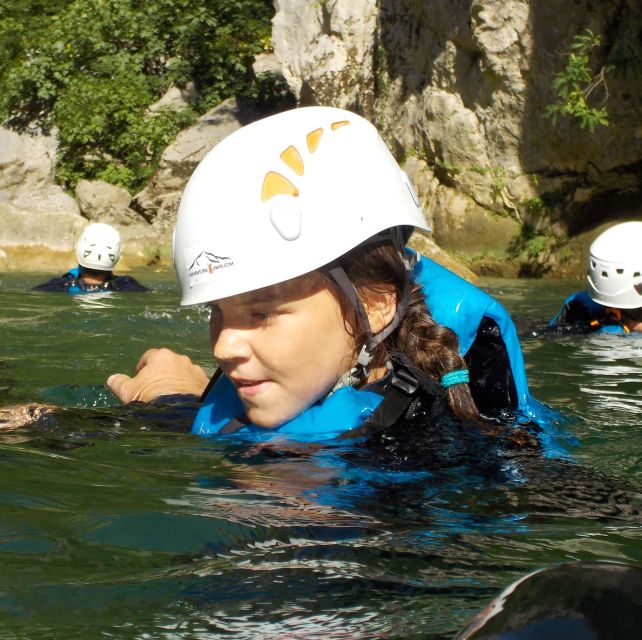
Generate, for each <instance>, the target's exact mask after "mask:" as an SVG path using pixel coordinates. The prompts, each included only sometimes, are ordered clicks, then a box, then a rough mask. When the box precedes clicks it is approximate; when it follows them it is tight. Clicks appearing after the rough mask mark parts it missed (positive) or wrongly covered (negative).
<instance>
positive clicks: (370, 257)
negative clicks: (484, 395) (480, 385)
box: [340, 241, 479, 420]
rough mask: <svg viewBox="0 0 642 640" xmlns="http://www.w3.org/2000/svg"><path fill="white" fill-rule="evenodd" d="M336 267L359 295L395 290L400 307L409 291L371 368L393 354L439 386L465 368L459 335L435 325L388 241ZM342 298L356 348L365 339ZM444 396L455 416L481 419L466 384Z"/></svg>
mask: <svg viewBox="0 0 642 640" xmlns="http://www.w3.org/2000/svg"><path fill="white" fill-rule="evenodd" d="M340 263H341V266H342V267H343V269H344V271H345V272H346V274H347V276H348V277H349V278H350V281H351V282H352V284H353V285H354V287H355V288H356V290H357V292H361V291H373V292H385V291H386V290H389V288H390V286H393V287H394V290H395V292H396V296H397V303H399V301H400V300H401V299H402V296H403V292H404V289H405V288H406V287H407V288H408V294H407V307H406V312H405V314H404V316H403V318H402V319H401V322H400V324H399V326H398V327H397V328H396V329H395V330H394V331H393V332H392V333H391V334H390V335H389V336H388V337H387V338H386V339H385V340H383V342H381V343H380V344H379V345H377V347H376V348H375V350H374V353H373V356H374V357H373V360H372V363H371V366H372V367H377V366H383V365H385V363H386V362H387V361H388V359H389V356H390V354H391V353H394V352H400V353H402V354H403V355H404V356H405V357H406V358H407V359H408V361H409V362H410V364H412V365H414V366H415V367H416V368H417V369H419V370H420V371H422V372H423V373H424V374H425V375H426V376H427V377H428V378H430V379H432V380H434V381H435V382H437V383H439V382H440V381H441V377H442V376H443V375H444V374H446V373H449V372H451V371H456V370H458V369H466V368H467V367H466V363H465V362H464V359H463V358H462V357H461V355H460V354H459V341H458V339H457V335H456V334H455V332H454V331H452V330H451V329H449V328H448V327H445V326H443V325H440V324H437V323H436V322H435V320H434V319H433V317H432V316H431V315H430V313H429V311H428V307H427V306H426V301H425V297H424V294H423V291H422V288H421V285H419V284H416V283H414V282H412V281H411V280H410V276H409V274H408V272H407V270H406V267H405V265H404V263H403V261H402V259H401V256H400V255H399V252H398V251H397V250H396V249H395V248H394V246H393V245H392V243H391V242H389V241H381V242H376V243H370V242H369V243H366V244H362V245H359V246H358V247H356V248H355V249H353V250H352V251H350V252H349V253H347V254H346V255H345V256H343V257H342V258H341V261H340ZM340 298H341V300H342V308H343V310H344V317H345V318H347V319H349V323H350V325H351V328H352V330H353V332H354V333H355V337H356V339H357V344H358V345H359V346H361V345H362V344H363V343H364V342H365V339H366V334H365V331H364V330H363V328H362V327H358V326H356V325H357V323H356V322H355V314H354V312H352V311H351V309H350V308H349V307H350V303H349V302H348V301H347V300H346V299H345V295H343V294H341V296H340ZM446 393H447V396H448V402H449V405H450V408H451V410H452V411H453V413H454V414H455V415H456V416H459V417H461V418H469V419H472V420H478V419H479V411H478V409H477V406H476V405H475V402H474V400H473V398H472V396H471V393H470V389H469V387H468V385H467V384H462V383H460V384H455V385H452V386H450V387H448V389H447V392H446Z"/></svg>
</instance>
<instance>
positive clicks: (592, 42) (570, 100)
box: [545, 29, 612, 132]
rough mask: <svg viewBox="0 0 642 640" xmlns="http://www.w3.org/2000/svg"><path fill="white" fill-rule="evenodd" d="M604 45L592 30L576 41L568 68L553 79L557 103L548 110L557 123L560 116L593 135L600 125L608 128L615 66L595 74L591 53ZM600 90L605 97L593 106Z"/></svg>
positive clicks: (578, 37) (576, 38)
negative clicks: (608, 101)
mask: <svg viewBox="0 0 642 640" xmlns="http://www.w3.org/2000/svg"><path fill="white" fill-rule="evenodd" d="M601 44H602V38H601V36H600V35H598V34H594V33H593V32H592V31H591V30H590V29H586V30H585V31H584V32H583V33H580V34H578V35H576V36H575V38H574V39H573V42H572V43H571V50H570V51H569V52H568V53H567V56H568V62H567V64H566V67H565V68H564V69H563V70H562V71H560V72H559V73H558V74H556V75H555V77H554V79H553V90H554V91H555V94H556V95H557V101H556V102H554V103H553V104H550V105H548V106H547V107H546V111H545V114H546V116H547V117H549V118H550V119H551V120H552V121H553V124H556V123H557V118H558V116H564V117H568V118H572V119H575V120H577V121H578V123H579V126H580V128H581V129H589V130H590V131H591V132H592V131H594V130H595V127H597V126H598V125H603V126H606V125H608V123H609V122H608V112H607V110H606V107H605V106H604V104H605V102H606V99H607V98H608V87H607V84H606V74H607V73H608V72H609V71H611V70H612V67H610V66H602V67H601V68H600V70H599V71H598V72H597V73H595V72H594V71H593V67H592V66H591V54H592V53H593V51H594V49H597V48H599V47H600V45H601ZM600 88H601V90H602V92H603V95H604V98H603V100H602V102H601V104H600V105H599V106H591V105H590V104H589V98H591V95H592V94H593V93H594V92H595V91H596V90H598V89H600Z"/></svg>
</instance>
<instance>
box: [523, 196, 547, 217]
mask: <svg viewBox="0 0 642 640" xmlns="http://www.w3.org/2000/svg"><path fill="white" fill-rule="evenodd" d="M520 204H521V206H522V207H523V208H524V209H526V211H528V213H530V214H541V213H544V212H546V211H547V210H548V207H547V205H546V203H545V202H544V201H543V200H542V199H541V198H539V197H535V198H526V199H525V200H522V201H521V202H520Z"/></svg>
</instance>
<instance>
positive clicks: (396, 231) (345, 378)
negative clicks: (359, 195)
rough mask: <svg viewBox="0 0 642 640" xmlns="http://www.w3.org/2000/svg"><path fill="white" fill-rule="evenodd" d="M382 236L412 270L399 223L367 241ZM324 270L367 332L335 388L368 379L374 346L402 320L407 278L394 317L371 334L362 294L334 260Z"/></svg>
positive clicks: (405, 301)
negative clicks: (354, 363)
mask: <svg viewBox="0 0 642 640" xmlns="http://www.w3.org/2000/svg"><path fill="white" fill-rule="evenodd" d="M381 239H390V240H391V241H392V243H393V245H394V246H395V248H396V249H397V251H398V252H399V257H400V258H401V260H402V262H403V264H404V266H405V268H406V272H407V273H410V272H412V269H413V268H414V266H415V264H416V261H417V258H416V256H415V255H414V254H408V253H406V252H405V251H404V247H405V239H404V237H403V231H402V229H401V227H394V228H392V229H389V230H388V231H387V232H385V233H383V234H379V235H377V236H375V237H374V238H372V239H371V241H370V242H373V243H374V242H376V241H378V240H381ZM327 273H328V275H329V276H330V277H331V278H332V279H333V280H334V281H335V282H336V284H337V286H338V287H339V288H340V289H341V291H343V293H344V294H345V295H346V297H347V298H348V300H349V301H350V304H351V305H352V307H353V308H354V310H355V312H356V314H357V322H358V323H359V326H361V327H362V328H363V329H364V331H365V333H366V341H365V342H364V344H363V345H362V346H361V349H360V350H359V355H358V356H357V363H356V365H355V366H354V367H352V369H350V371H348V372H346V373H345V374H343V375H342V376H341V378H339V380H338V382H337V384H336V385H335V386H334V388H333V389H332V391H336V390H337V389H338V388H340V387H345V386H352V385H355V384H363V383H364V382H365V381H366V380H367V379H368V376H369V375H370V363H371V362H372V358H373V353H374V350H375V348H376V347H377V345H379V344H381V342H383V341H384V340H385V339H386V338H387V337H388V336H389V335H390V334H391V333H392V332H393V331H394V330H395V329H396V328H397V327H398V326H399V325H400V324H401V320H402V319H403V317H404V315H405V313H406V308H407V306H408V280H406V282H405V285H404V288H403V292H402V294H401V297H400V298H399V299H398V300H397V305H396V309H395V315H394V317H393V318H392V320H391V321H390V323H389V324H388V325H387V326H386V327H384V328H383V329H382V330H381V331H379V333H376V334H373V332H372V329H371V327H370V320H369V319H368V314H367V313H366V310H365V308H364V306H363V303H362V302H361V298H360V297H359V294H358V293H357V290H356V289H355V286H354V284H353V283H352V281H351V280H350V278H349V277H348V274H347V273H346V272H345V270H344V269H343V267H342V266H341V265H340V264H339V263H337V264H334V265H332V266H330V267H329V269H328V271H327ZM388 364H389V363H386V366H388Z"/></svg>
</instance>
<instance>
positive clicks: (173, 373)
mask: <svg viewBox="0 0 642 640" xmlns="http://www.w3.org/2000/svg"><path fill="white" fill-rule="evenodd" d="M208 382H209V378H208V376H207V374H206V373H205V371H203V368H202V367H199V366H198V365H196V364H194V363H193V362H192V361H191V360H190V359H189V358H188V357H187V356H182V355H180V354H178V353H174V352H173V351H171V350H170V349H149V350H148V351H145V353H143V355H142V356H141V358H140V360H139V361H138V364H137V365H136V375H135V376H134V377H133V378H130V377H129V376H128V375H125V374H124V373H115V374H113V375H111V376H109V378H108V379H107V386H108V387H109V388H110V389H111V390H112V391H113V393H114V394H115V395H116V396H118V398H119V399H120V401H121V402H122V403H123V404H127V403H129V402H134V401H136V400H138V401H141V402H151V401H152V400H155V399H156V398H159V397H160V396H167V395H173V394H192V395H197V396H200V395H201V393H203V391H204V389H205V387H206V386H207V383H208Z"/></svg>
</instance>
